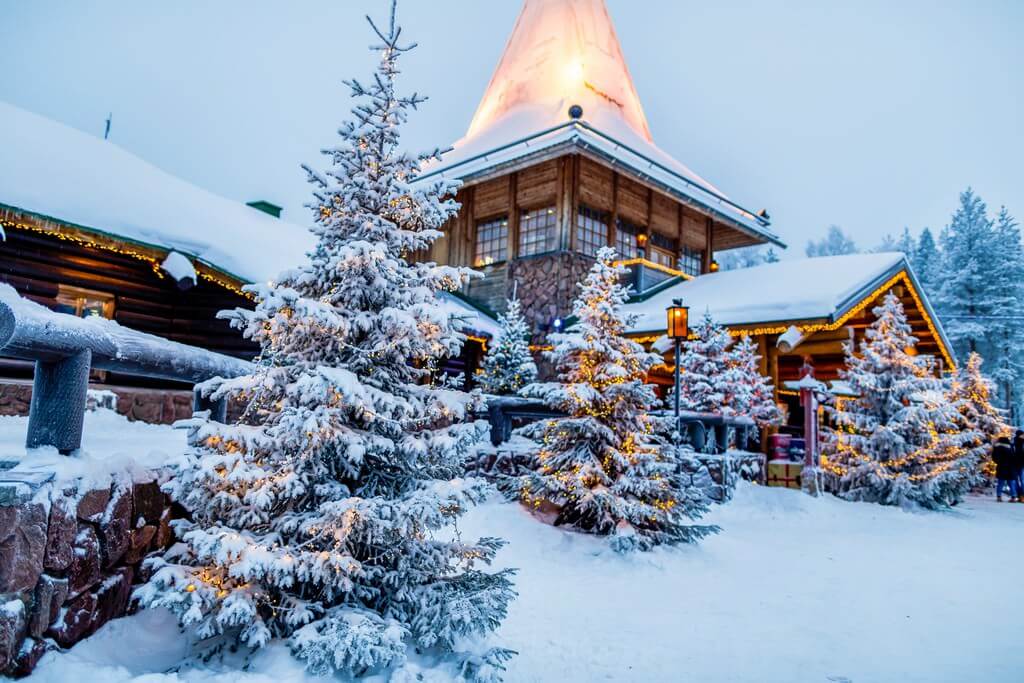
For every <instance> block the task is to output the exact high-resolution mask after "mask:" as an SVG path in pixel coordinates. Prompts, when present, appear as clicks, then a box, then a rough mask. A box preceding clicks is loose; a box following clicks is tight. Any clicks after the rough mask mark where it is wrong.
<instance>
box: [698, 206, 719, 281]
mask: <svg viewBox="0 0 1024 683" xmlns="http://www.w3.org/2000/svg"><path fill="white" fill-rule="evenodd" d="M714 240H715V224H714V221H713V220H711V217H710V216H709V217H707V218H706V219H704V257H703V258H702V259H701V264H700V272H701V273H710V272H711V259H712V258H713V253H714V250H715V242H714Z"/></svg>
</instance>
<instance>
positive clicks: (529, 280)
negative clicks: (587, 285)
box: [508, 252, 594, 344]
mask: <svg viewBox="0 0 1024 683" xmlns="http://www.w3.org/2000/svg"><path fill="white" fill-rule="evenodd" d="M593 265H594V259H592V258H590V257H587V256H583V255H581V254H574V253H570V252H558V253H554V254H544V255H541V256H531V257H528V258H522V259H517V260H515V261H513V262H512V263H511V264H509V284H508V294H511V293H512V291H511V287H512V282H516V283H518V289H517V290H516V294H517V295H518V297H519V299H520V300H522V302H523V314H524V316H525V317H526V320H527V322H528V323H529V324H530V328H531V329H532V330H533V333H534V335H533V339H532V341H531V343H533V344H544V343H545V334H544V327H545V326H546V325H547V324H548V323H550V321H551V320H552V319H553V318H556V317H561V318H567V317H568V316H569V315H571V314H572V301H573V299H575V298H576V295H577V294H578V293H579V289H578V288H577V287H576V283H577V282H579V281H581V280H582V279H583V278H584V277H586V274H587V271H589V270H590V268H591V267H592V266H593Z"/></svg>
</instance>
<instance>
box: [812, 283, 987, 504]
mask: <svg viewBox="0 0 1024 683" xmlns="http://www.w3.org/2000/svg"><path fill="white" fill-rule="evenodd" d="M874 315H875V318H876V320H875V321H874V322H873V323H872V324H871V326H870V327H869V328H868V329H867V331H866V333H865V339H864V341H863V342H862V343H861V345H860V353H858V354H854V352H853V348H852V345H851V346H850V347H848V348H847V357H846V366H847V367H846V370H844V371H843V372H842V373H841V376H842V377H843V379H845V380H846V381H847V382H848V383H849V385H850V388H851V390H852V391H853V393H854V394H855V397H854V398H849V399H838V400H837V401H836V403H835V405H833V406H830V407H828V412H829V414H830V416H831V418H832V427H831V428H830V429H827V430H825V443H824V448H823V455H824V458H823V461H822V466H823V468H824V469H825V471H826V472H827V473H828V474H829V475H830V479H831V483H832V485H833V486H834V488H835V489H836V492H837V493H838V494H839V495H840V496H842V497H844V498H846V499H848V500H860V501H871V502H877V503H882V504H886V505H900V506H902V507H915V506H920V507H926V508H942V507H946V506H949V505H953V504H955V503H957V502H959V501H960V500H961V499H962V498H963V496H964V494H965V493H967V491H968V490H969V489H970V487H971V484H972V481H973V479H974V476H975V474H974V473H975V468H976V466H977V462H978V451H977V448H976V444H975V440H976V434H975V433H974V432H972V431H970V430H963V429H962V422H961V416H960V413H959V412H958V410H957V406H956V405H954V404H953V403H951V402H950V401H949V400H947V396H946V395H945V393H944V391H943V383H942V380H940V379H939V378H938V377H936V376H935V372H934V367H933V364H932V363H931V362H930V361H929V360H928V359H923V358H921V357H918V356H916V355H914V354H913V353H912V349H913V347H914V344H915V343H916V342H917V339H916V338H915V337H913V336H912V334H911V329H910V325H909V324H908V323H907V317H906V314H905V313H904V311H903V305H902V304H901V303H900V300H899V299H898V298H897V297H896V295H895V294H893V293H892V292H889V293H888V294H887V295H886V296H885V299H884V300H883V302H882V304H881V305H879V306H877V307H876V308H875V309H874Z"/></svg>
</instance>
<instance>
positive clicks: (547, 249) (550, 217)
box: [516, 204, 558, 258]
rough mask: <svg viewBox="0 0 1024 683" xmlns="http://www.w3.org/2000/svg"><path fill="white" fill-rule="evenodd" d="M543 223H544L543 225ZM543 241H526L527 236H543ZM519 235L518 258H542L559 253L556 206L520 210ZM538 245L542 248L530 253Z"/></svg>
mask: <svg viewBox="0 0 1024 683" xmlns="http://www.w3.org/2000/svg"><path fill="white" fill-rule="evenodd" d="M542 221H543V223H542ZM545 230H546V234H543V237H542V239H539V240H538V239H533V241H531V242H527V241H526V237H527V236H532V235H538V234H542V231H545ZM518 232H519V235H518V238H517V239H516V257H517V258H523V257H529V256H540V255H541V254H550V253H552V252H555V251H558V210H557V207H556V206H555V205H554V204H551V205H547V206H540V207H536V208H532V209H520V210H519V231H518ZM537 244H541V245H542V248H541V249H539V250H536V251H528V249H532V248H533V247H534V246H536V245H537Z"/></svg>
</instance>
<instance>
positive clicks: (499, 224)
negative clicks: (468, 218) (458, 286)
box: [473, 214, 510, 268]
mask: <svg viewBox="0 0 1024 683" xmlns="http://www.w3.org/2000/svg"><path fill="white" fill-rule="evenodd" d="M473 227H474V230H473V267H474V268H486V267H487V266H493V265H496V264H499V263H505V262H506V261H508V256H509V255H508V251H509V249H508V247H509V244H508V240H509V232H510V225H509V217H508V214H504V215H499V216H493V217H491V218H485V219H482V220H478V221H477V222H476V223H475V224H474V226H473ZM488 230H496V231H497V232H496V235H495V236H493V237H492V236H488V238H487V239H486V240H485V241H484V242H483V243H481V234H482V233H483V232H484V231H488ZM495 244H497V245H498V246H497V247H495V246H494V245H495ZM482 245H486V246H487V247H488V248H487V249H485V250H481V246H482ZM498 254H500V255H501V258H494V256H497V255H498ZM484 258H491V260H490V261H487V262H484V261H483V259H484Z"/></svg>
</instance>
